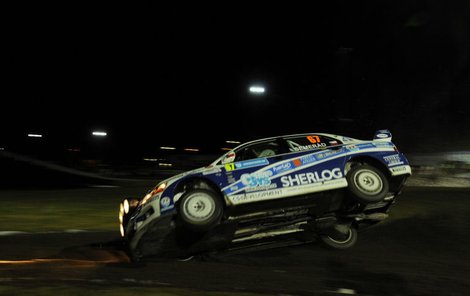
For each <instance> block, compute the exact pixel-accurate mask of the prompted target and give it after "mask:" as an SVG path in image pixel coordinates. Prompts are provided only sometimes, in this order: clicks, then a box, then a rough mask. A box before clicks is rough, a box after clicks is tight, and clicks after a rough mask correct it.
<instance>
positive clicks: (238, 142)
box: [225, 140, 241, 144]
mask: <svg viewBox="0 0 470 296" xmlns="http://www.w3.org/2000/svg"><path fill="white" fill-rule="evenodd" d="M225 143H227V144H240V143H241V142H240V141H231V140H227V141H225Z"/></svg>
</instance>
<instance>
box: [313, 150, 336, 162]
mask: <svg viewBox="0 0 470 296" xmlns="http://www.w3.org/2000/svg"><path fill="white" fill-rule="evenodd" d="M340 152H341V151H339V150H330V151H326V152H321V153H317V154H315V157H316V158H317V159H318V160H320V159H323V158H326V157H328V156H330V155H334V154H338V153H340Z"/></svg>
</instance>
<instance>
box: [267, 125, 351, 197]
mask: <svg viewBox="0 0 470 296" xmlns="http://www.w3.org/2000/svg"><path fill="white" fill-rule="evenodd" d="M283 141H284V145H285V147H286V148H285V150H287V151H288V152H287V153H286V154H284V155H282V158H283V159H282V160H279V166H280V167H281V168H282V167H283V168H288V169H285V170H284V171H283V172H282V173H279V174H278V176H277V178H278V180H277V181H276V182H277V184H278V186H277V187H278V188H280V189H281V190H282V191H283V193H282V194H283V196H284V197H289V196H296V195H302V194H307V193H313V192H319V191H325V190H330V189H336V188H342V187H346V186H347V181H346V179H345V176H344V160H345V154H344V149H343V145H342V143H341V141H340V140H338V139H335V138H333V137H330V136H327V135H321V134H303V135H294V136H288V137H284V138H283ZM275 169H276V168H275ZM277 171H279V170H277Z"/></svg>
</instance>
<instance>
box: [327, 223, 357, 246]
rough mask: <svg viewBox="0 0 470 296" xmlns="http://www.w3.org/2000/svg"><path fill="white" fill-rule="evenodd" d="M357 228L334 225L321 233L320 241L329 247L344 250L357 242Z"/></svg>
mask: <svg viewBox="0 0 470 296" xmlns="http://www.w3.org/2000/svg"><path fill="white" fill-rule="evenodd" d="M357 237H358V235H357V229H356V228H355V227H352V226H349V225H340V224H338V225H336V226H335V227H333V229H332V230H331V231H329V233H328V234H321V235H320V240H321V242H322V243H323V244H324V245H325V246H326V247H328V248H329V249H335V250H346V249H349V248H351V247H353V246H354V245H355V244H356V242H357Z"/></svg>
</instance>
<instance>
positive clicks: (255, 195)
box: [231, 189, 283, 203]
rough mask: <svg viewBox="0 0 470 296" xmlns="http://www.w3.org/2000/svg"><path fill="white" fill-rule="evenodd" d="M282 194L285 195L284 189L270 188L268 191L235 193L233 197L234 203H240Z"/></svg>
mask: <svg viewBox="0 0 470 296" xmlns="http://www.w3.org/2000/svg"><path fill="white" fill-rule="evenodd" d="M282 195H283V194H282V190H280V189H273V190H268V191H259V192H252V193H247V194H239V195H234V196H232V197H231V199H232V201H233V202H234V203H240V202H247V201H251V200H260V199H271V198H275V197H280V196H282Z"/></svg>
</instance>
